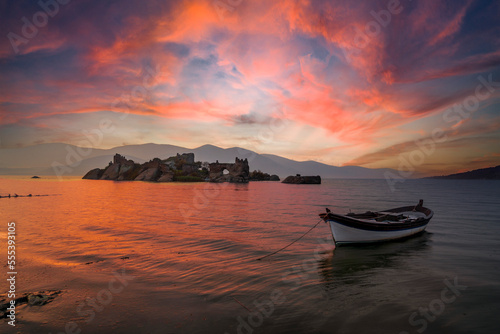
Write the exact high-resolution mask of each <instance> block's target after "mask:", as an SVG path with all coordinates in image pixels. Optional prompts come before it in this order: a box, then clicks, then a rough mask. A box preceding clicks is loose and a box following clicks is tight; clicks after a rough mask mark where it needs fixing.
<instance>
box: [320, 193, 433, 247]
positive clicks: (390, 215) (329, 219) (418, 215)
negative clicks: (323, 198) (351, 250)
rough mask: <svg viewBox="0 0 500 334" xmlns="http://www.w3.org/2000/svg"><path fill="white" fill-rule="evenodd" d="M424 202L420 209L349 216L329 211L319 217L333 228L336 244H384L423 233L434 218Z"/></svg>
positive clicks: (396, 209) (409, 207) (408, 208)
mask: <svg viewBox="0 0 500 334" xmlns="http://www.w3.org/2000/svg"><path fill="white" fill-rule="evenodd" d="M423 203H424V201H423V200H420V202H419V203H418V204H417V205H416V206H403V207H400V208H395V209H389V210H384V211H377V212H372V211H367V212H365V213H359V214H356V213H348V214H346V215H340V214H336V213H333V212H331V211H330V210H329V209H328V208H327V209H326V213H321V214H320V215H319V216H320V217H321V218H322V219H323V220H324V221H325V222H326V223H327V224H329V225H330V229H331V231H332V236H333V240H334V241H335V244H338V245H341V244H356V243H370V242H382V241H389V240H396V239H401V238H407V237H410V236H413V235H416V234H418V233H421V232H423V231H424V230H425V228H426V227H427V224H428V223H429V221H430V220H431V218H432V216H433V215H434V212H432V210H431V209H428V208H425V207H424V206H423Z"/></svg>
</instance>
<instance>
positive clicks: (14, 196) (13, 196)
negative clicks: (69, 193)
mask: <svg viewBox="0 0 500 334" xmlns="http://www.w3.org/2000/svg"><path fill="white" fill-rule="evenodd" d="M60 195H61V194H47V195H32V194H28V195H18V194H14V195H11V194H8V195H4V196H2V195H0V198H18V197H42V196H60Z"/></svg>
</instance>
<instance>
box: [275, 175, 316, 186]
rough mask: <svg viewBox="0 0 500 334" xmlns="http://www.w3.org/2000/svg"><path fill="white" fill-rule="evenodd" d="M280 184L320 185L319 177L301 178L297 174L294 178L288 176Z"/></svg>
mask: <svg viewBox="0 0 500 334" xmlns="http://www.w3.org/2000/svg"><path fill="white" fill-rule="evenodd" d="M282 183H292V184H321V176H319V175H316V176H301V175H300V174H297V175H295V176H293V175H290V176H288V177H287V178H286V179H284V180H283V181H282Z"/></svg>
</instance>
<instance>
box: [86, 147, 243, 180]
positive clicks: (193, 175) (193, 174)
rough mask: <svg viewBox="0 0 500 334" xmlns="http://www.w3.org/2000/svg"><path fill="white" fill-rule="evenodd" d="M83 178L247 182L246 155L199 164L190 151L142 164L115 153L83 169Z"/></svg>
mask: <svg viewBox="0 0 500 334" xmlns="http://www.w3.org/2000/svg"><path fill="white" fill-rule="evenodd" d="M83 178H84V179H89V180H113V181H153V182H175V181H179V182H197V181H211V182H235V183H247V182H248V180H249V166H248V160H247V159H244V160H243V159H238V158H236V159H235V162H234V163H219V162H218V161H217V162H215V163H212V164H209V165H208V168H207V167H202V163H201V162H199V161H198V162H195V160H194V153H184V154H177V155H176V156H173V157H170V158H168V159H165V160H161V159H159V158H154V159H153V160H150V161H148V162H146V163H143V164H138V163H135V162H134V161H133V160H127V159H126V158H125V157H124V156H122V155H120V154H115V156H114V157H113V161H111V162H110V163H109V165H108V166H107V167H106V168H104V169H100V168H96V169H92V170H91V171H89V172H87V174H85V176H84V177H83Z"/></svg>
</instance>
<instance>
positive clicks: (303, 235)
mask: <svg viewBox="0 0 500 334" xmlns="http://www.w3.org/2000/svg"><path fill="white" fill-rule="evenodd" d="M322 221H323V218H321V219H320V220H319V222H317V223H316V225H314V226H313V227H311V228H310V229H309V231H307V232H306V233H304V234H302V235H301V236H300V238H298V239H297V240H294V241H292V242H291V243H289V244H288V245H286V246H285V247H283V248H280V249H278V250H277V251H276V252H273V253H271V254H267V255H266V256H263V257H261V258H258V259H257V261H260V260H262V259H265V258H266V257H268V256H271V255H274V254H276V253H279V252H281V251H282V250H284V249H286V248H288V247H290V246H291V245H293V244H294V243H296V242H297V241H299V240H300V239H302V238H303V237H305V236H306V234H307V233H309V232H311V231H312V230H313V229H314V228H315V227H316V226H318V225H319V223H321V222H322Z"/></svg>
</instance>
